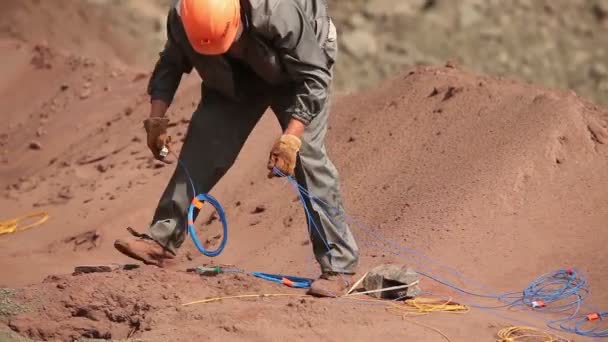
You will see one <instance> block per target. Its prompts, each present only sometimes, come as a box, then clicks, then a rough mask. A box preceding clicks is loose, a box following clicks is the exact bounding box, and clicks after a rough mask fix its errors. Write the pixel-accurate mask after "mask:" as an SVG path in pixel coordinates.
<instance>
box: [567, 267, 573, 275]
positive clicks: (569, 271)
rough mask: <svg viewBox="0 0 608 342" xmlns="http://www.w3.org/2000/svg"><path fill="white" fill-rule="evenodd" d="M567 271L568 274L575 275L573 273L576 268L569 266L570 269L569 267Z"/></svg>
mask: <svg viewBox="0 0 608 342" xmlns="http://www.w3.org/2000/svg"><path fill="white" fill-rule="evenodd" d="M566 273H567V274H568V275H573V274H574V270H573V269H571V268H569V269H567V270H566Z"/></svg>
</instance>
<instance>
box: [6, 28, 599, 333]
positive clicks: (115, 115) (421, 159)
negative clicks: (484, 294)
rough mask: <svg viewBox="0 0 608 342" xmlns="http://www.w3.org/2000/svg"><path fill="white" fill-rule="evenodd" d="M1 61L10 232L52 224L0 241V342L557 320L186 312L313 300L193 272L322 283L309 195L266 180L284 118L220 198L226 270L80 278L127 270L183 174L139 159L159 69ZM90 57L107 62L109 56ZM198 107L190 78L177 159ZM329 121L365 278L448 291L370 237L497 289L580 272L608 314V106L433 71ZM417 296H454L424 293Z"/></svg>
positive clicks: (321, 303)
mask: <svg viewBox="0 0 608 342" xmlns="http://www.w3.org/2000/svg"><path fill="white" fill-rule="evenodd" d="M26 40H27V39H26ZM95 44H97V43H95ZM109 44H112V42H111V41H110V42H109ZM0 46H1V47H2V50H3V56H2V57H1V58H2V63H0V73H1V74H2V75H3V77H2V79H0V103H2V105H3V106H2V109H3V112H2V119H3V123H4V124H3V125H2V126H1V127H0V188H1V189H3V196H2V198H0V208H2V209H0V219H8V218H10V217H14V216H17V215H19V214H22V213H25V212H28V211H31V210H42V211H45V212H48V213H49V215H50V220H49V221H48V222H46V223H45V224H44V225H42V226H40V227H38V228H34V229H31V230H27V231H24V232H21V233H18V234H12V235H7V236H1V237H0V287H2V289H0V290H1V291H0V323H1V324H0V326H2V329H0V340H2V339H4V340H8V341H18V340H19V339H21V337H16V336H26V337H27V338H31V339H34V340H39V339H43V340H52V339H57V340H60V341H72V340H74V339H77V338H81V337H83V338H85V337H88V338H103V339H107V338H112V339H113V340H121V339H126V338H131V339H132V340H143V341H168V340H170V341H191V340H210V341H219V340H231V341H232V340H254V341H258V340H259V341H268V340H271V341H273V340H284V339H285V338H291V339H297V340H303V339H314V340H329V341H343V340H353V341H357V340H369V339H372V338H373V339H378V338H380V339H383V340H387V341H393V340H397V339H404V338H409V339H411V340H414V341H441V340H444V338H443V337H442V336H441V335H440V334H439V333H437V332H436V331H434V330H432V329H430V328H428V327H424V326H420V325H418V324H417V323H422V324H426V325H429V326H432V327H434V328H437V329H439V330H440V331H441V332H443V333H444V334H445V335H447V336H448V337H449V338H450V339H451V340H452V341H471V340H479V341H492V340H494V338H495V337H494V335H495V333H496V332H497V330H498V329H499V328H500V327H502V326H503V325H507V324H512V323H513V322H514V320H523V321H525V322H526V323H529V324H535V325H538V326H540V327H543V322H542V320H543V319H548V318H547V317H544V316H538V315H533V314H530V313H519V312H509V311H505V310H496V311H484V310H472V311H471V312H470V313H467V314H464V315H441V314H439V315H430V316H427V317H420V318H416V319H414V322H412V321H411V320H410V321H407V320H403V319H402V318H401V317H400V316H399V315H395V314H393V313H391V312H389V311H387V310H386V305H385V304H381V305H375V304H374V305H371V304H362V303H359V302H350V301H345V300H341V301H337V300H320V299H311V298H299V297H294V298H263V299H248V300H225V301H222V302H218V303H210V304H199V305H192V306H182V304H183V303H187V302H190V301H193V300H197V299H203V298H207V297H214V296H230V295H238V294H259V293H286V294H296V295H300V294H302V292H300V291H298V290H290V289H288V288H285V287H281V286H278V285H277V286H275V285H272V284H268V283H266V282H263V281H260V280H257V279H254V278H250V277H249V276H246V275H241V274H236V275H235V274H228V275H222V276H220V277H218V278H201V277H198V276H194V275H192V274H188V273H185V272H184V270H185V269H186V268H187V267H190V266H194V265H201V264H204V263H210V262H215V263H225V264H234V265H238V266H239V267H241V268H243V269H246V270H251V271H255V270H259V271H266V272H273V273H287V274H297V275H301V276H307V277H314V276H316V275H317V274H318V270H317V269H316V267H315V264H314V263H313V262H312V260H311V251H310V244H309V243H308V240H307V237H306V230H305V226H304V218H303V214H302V212H301V208H300V207H299V206H298V203H297V202H295V201H294V199H295V195H294V194H293V192H292V190H291V189H290V187H289V185H288V184H286V183H285V182H283V181H281V180H273V181H269V180H267V179H266V170H265V164H266V157H267V153H268V149H269V148H270V146H271V144H272V142H273V140H274V139H275V138H276V136H277V135H278V134H279V130H278V127H277V125H276V122H275V119H274V118H272V116H271V115H269V116H267V117H265V118H264V119H263V120H262V121H261V122H260V124H259V126H258V127H257V128H256V130H255V132H254V134H253V135H252V136H251V138H250V139H249V141H248V143H247V145H246V146H245V148H244V150H243V152H242V154H241V156H240V157H239V159H238V161H237V164H236V165H235V167H234V168H233V169H232V170H231V171H230V172H229V173H228V175H227V176H226V177H225V178H224V179H223V180H222V182H221V183H220V184H219V185H218V186H217V187H216V188H215V189H213V192H212V194H213V195H214V196H215V197H216V198H218V199H219V200H220V201H221V202H222V204H223V205H224V206H225V209H226V210H227V214H228V217H229V220H230V229H231V230H230V234H231V235H230V241H229V243H228V246H227V248H226V250H225V252H224V253H223V254H222V255H221V256H220V257H218V258H215V259H213V260H210V259H209V258H206V257H204V256H202V255H200V254H198V252H196V250H195V249H194V248H193V246H192V243H191V242H190V241H189V240H188V241H187V243H186V245H185V246H184V248H183V249H182V251H180V255H179V258H178V262H177V263H176V264H175V265H174V266H173V267H170V268H169V269H167V270H159V269H156V268H154V267H142V268H140V269H136V270H131V271H116V272H113V273H103V274H93V275H90V274H89V275H71V273H72V270H73V268H74V266H77V265H82V264H111V263H125V262H129V260H127V259H126V258H124V257H122V256H121V255H120V254H118V253H117V252H115V251H114V249H113V247H112V242H113V241H114V239H116V238H118V237H123V236H125V235H126V234H127V233H126V231H125V230H124V228H125V227H127V226H134V227H137V228H139V229H144V228H145V226H146V225H147V224H148V223H149V220H150V215H151V214H152V212H153V209H154V206H155V204H156V201H157V199H158V196H159V195H160V193H161V192H162V190H163V186H164V185H165V184H166V182H167V180H168V178H169V177H170V175H171V173H172V172H173V168H174V167H175V166H174V165H173V166H163V165H162V164H158V163H156V162H154V161H153V160H152V159H151V158H150V156H149V154H148V152H147V149H146V148H145V143H144V142H143V139H144V131H143V128H142V126H141V121H142V120H143V118H144V117H145V116H146V115H147V106H146V101H147V98H146V96H145V93H144V91H145V85H146V80H147V76H148V75H147V74H146V72H147V71H148V70H149V68H145V67H141V68H139V67H133V66H131V67H126V66H125V65H124V64H123V63H120V62H116V63H114V62H104V61H103V60H106V59H105V58H102V57H100V56H99V55H97V56H95V55H96V54H95V53H93V54H91V55H88V57H83V56H87V54H84V53H83V51H74V50H69V49H67V48H66V49H57V48H54V47H51V48H49V47H48V46H45V45H36V44H35V43H33V42H29V41H26V42H23V40H22V39H16V38H14V37H13V38H5V39H3V40H2V41H1V43H0ZM90 49H91V51H98V50H97V49H99V51H102V52H103V51H106V52H107V50H106V48H105V47H104V46H103V44H102V45H100V46H97V47H91V48H90ZM442 64H443V63H442ZM198 92H199V90H198V86H197V80H196V77H190V78H189V79H188V80H186V81H185V83H184V84H183V86H182V88H181V90H180V93H179V95H178V99H177V102H176V103H175V104H174V106H173V107H172V110H171V113H170V117H171V119H172V122H174V123H175V125H174V126H173V127H172V128H171V133H172V134H173V136H175V137H177V138H178V139H176V140H177V142H176V143H175V145H174V148H176V149H179V147H180V142H179V140H180V139H179V138H180V137H183V134H184V132H185V129H186V127H187V124H188V119H189V116H190V115H191V111H192V107H193V106H194V105H195V104H196V102H197V101H198ZM332 113H333V114H332V117H331V129H330V132H329V136H328V149H329V152H330V155H331V156H332V159H333V160H334V161H335V163H336V165H337V166H338V168H339V169H340V172H341V175H342V180H343V181H342V182H343V189H344V196H345V199H346V205H347V211H348V212H349V213H351V214H352V215H353V216H355V217H356V218H357V219H358V220H359V222H363V223H364V224H358V223H354V222H352V229H353V230H354V232H355V234H356V236H357V239H358V241H359V243H360V245H361V250H362V265H361V273H363V272H364V271H365V270H366V269H368V268H369V267H370V266H373V265H376V264H379V263H383V262H389V261H396V262H402V263H406V264H408V265H411V266H413V267H414V268H417V269H420V270H426V271H427V272H431V273H432V274H434V275H437V276H441V277H448V276H449V275H448V274H447V273H446V272H445V270H440V269H438V268H437V267H431V266H430V265H429V263H428V262H421V259H420V258H418V257H416V256H414V255H407V254H404V253H403V252H400V253H399V254H401V255H397V254H398V253H397V252H396V249H395V248H394V247H391V246H387V245H382V244H381V243H380V240H378V238H377V237H376V238H374V237H372V236H370V232H374V234H381V235H382V236H383V237H385V238H386V239H389V240H390V241H391V242H392V243H395V244H398V245H400V246H403V247H405V248H414V249H416V250H417V251H420V252H421V253H425V254H426V255H429V256H432V257H433V259H435V260H438V261H439V262H441V263H443V264H446V265H450V266H452V267H456V268H457V269H459V270H460V271H462V272H464V273H465V274H467V275H469V276H470V277H472V278H475V279H477V280H479V281H481V282H483V283H485V284H487V285H488V286H489V287H491V288H493V289H496V290H497V291H509V290H520V289H521V288H523V287H524V286H525V285H527V284H528V282H529V281H530V280H532V279H533V278H535V277H536V276H538V275H540V274H541V273H545V272H548V271H551V270H554V269H557V268H567V267H577V268H579V269H581V270H582V271H584V272H585V273H586V274H587V276H588V278H589V280H590V283H591V288H592V290H593V294H592V296H591V298H590V300H589V303H591V304H592V305H594V306H595V307H598V308H606V307H608V294H606V293H604V292H603V291H602V290H603V289H604V288H606V286H607V285H608V284H607V283H606V281H607V278H606V277H605V276H604V274H605V273H606V272H607V271H608V266H607V264H606V263H605V262H604V261H603V260H602V259H601V258H598V255H601V251H602V250H603V249H604V246H605V245H606V243H608V235H606V234H605V222H606V221H607V220H608V212H607V211H606V210H605V208H606V207H607V205H608V186H607V185H606V184H608V183H607V182H606V181H607V179H606V178H607V176H608V175H607V173H606V172H605V170H606V167H607V166H608V165H607V164H608V147H607V146H608V112H607V110H606V109H605V108H603V107H599V106H596V105H594V104H592V103H591V102H589V101H587V100H585V99H583V98H580V97H578V96H577V95H575V94H574V93H572V92H569V91H558V90H554V89H547V88H543V87H540V86H537V85H531V84H527V83H524V82H521V81H517V80H512V79H503V78H497V77H491V76H483V75H476V74H473V73H471V72H469V71H467V70H464V69H461V68H453V67H443V66H435V67H419V68H414V69H407V70H404V71H402V72H400V73H399V74H398V75H396V76H395V77H393V78H391V79H389V80H387V81H385V82H383V83H382V84H381V85H379V86H378V87H376V89H373V90H371V91H368V92H365V93H359V94H355V95H352V96H347V97H341V98H340V99H337V101H336V104H335V106H334V110H333V112H332ZM256 170H257V171H256ZM259 207H263V208H264V210H256V208H259ZM205 215H208V213H206V214H205ZM203 217H205V216H203ZM218 229H219V227H218V226H217V222H214V223H213V224H211V225H210V226H206V227H205V228H204V230H203V228H202V227H201V234H202V235H203V239H204V240H208V242H209V244H212V245H213V244H216V243H217V239H216V235H217V232H218V231H219V230H218ZM379 244H380V245H379ZM455 281H457V282H458V284H460V285H461V286H465V287H467V288H473V287H474V286H473V285H472V283H471V282H470V281H464V280H462V279H457V280H455ZM421 286H422V288H423V289H424V290H427V291H432V292H433V293H435V294H442V295H452V296H455V295H456V294H455V293H452V292H451V291H450V290H449V289H447V288H445V287H443V286H440V285H438V284H437V283H435V282H433V281H431V280H429V279H426V278H424V279H422V283H421ZM457 298H458V300H460V301H462V302H465V303H467V302H470V301H471V298H467V297H460V296H459V297H457ZM15 333H18V334H19V335H15ZM9 336H11V337H9ZM194 336H195V337H194ZM575 339H576V340H577V341H584V339H583V338H580V337H575Z"/></svg>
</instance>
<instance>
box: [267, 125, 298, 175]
mask: <svg viewBox="0 0 608 342" xmlns="http://www.w3.org/2000/svg"><path fill="white" fill-rule="evenodd" d="M301 146H302V141H301V140H300V138H298V137H297V136H295V135H293V134H283V135H282V136H281V138H279V140H278V141H277V142H276V143H275V144H274V146H273V148H272V150H271V151H270V158H269V160H268V169H269V170H270V173H269V174H268V178H272V177H274V176H277V175H276V174H275V173H274V171H273V168H275V167H276V168H277V169H279V170H280V171H281V172H283V173H284V174H286V175H288V176H293V174H294V170H295V168H296V160H297V156H298V152H299V151H300V147H301Z"/></svg>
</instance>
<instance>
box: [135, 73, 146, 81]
mask: <svg viewBox="0 0 608 342" xmlns="http://www.w3.org/2000/svg"><path fill="white" fill-rule="evenodd" d="M146 77H148V74H147V73H145V72H139V73H137V74H136V75H135V77H133V82H137V81H141V80H143V79H145V78H146Z"/></svg>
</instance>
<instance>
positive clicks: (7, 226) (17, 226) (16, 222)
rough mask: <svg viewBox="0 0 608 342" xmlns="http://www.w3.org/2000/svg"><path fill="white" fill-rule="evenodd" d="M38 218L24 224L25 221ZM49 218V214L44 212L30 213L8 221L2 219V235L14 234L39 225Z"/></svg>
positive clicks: (0, 227) (0, 231)
mask: <svg viewBox="0 0 608 342" xmlns="http://www.w3.org/2000/svg"><path fill="white" fill-rule="evenodd" d="M36 218H37V219H38V220H37V221H34V222H32V223H30V224H22V222H23V221H26V220H30V219H36ZM48 219H49V215H48V214H47V213H44V212H35V213H29V214H26V215H23V216H19V217H16V218H14V219H10V220H7V221H0V235H4V234H12V233H16V232H20V231H22V230H26V229H30V228H33V227H36V226H39V225H41V224H43V223H44V222H46V221H47V220H48Z"/></svg>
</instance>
